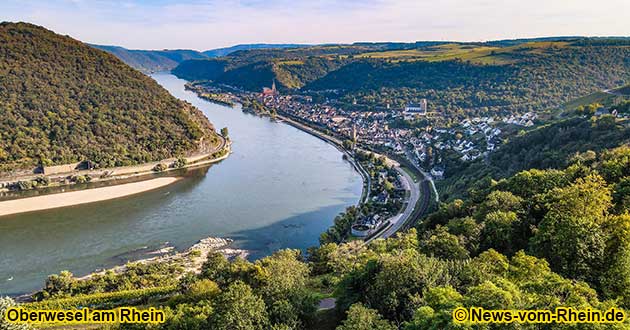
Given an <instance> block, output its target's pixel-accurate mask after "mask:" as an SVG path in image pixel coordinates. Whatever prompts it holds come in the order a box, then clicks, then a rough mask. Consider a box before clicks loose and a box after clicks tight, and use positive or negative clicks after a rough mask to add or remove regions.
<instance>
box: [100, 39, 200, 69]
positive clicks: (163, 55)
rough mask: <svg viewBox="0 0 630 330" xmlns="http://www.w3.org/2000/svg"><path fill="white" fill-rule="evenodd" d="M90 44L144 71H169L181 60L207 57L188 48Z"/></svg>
mask: <svg viewBox="0 0 630 330" xmlns="http://www.w3.org/2000/svg"><path fill="white" fill-rule="evenodd" d="M90 46H92V47H94V48H98V49H101V50H104V51H106V52H108V53H111V54H113V55H114V56H116V57H118V58H119V59H121V60H122V61H123V62H125V63H127V65H129V66H131V67H133V68H135V69H138V70H140V71H143V72H145V73H149V72H158V71H169V70H171V69H173V68H175V67H176V66H177V65H179V63H181V62H183V61H186V60H193V59H202V58H207V56H206V55H204V54H203V53H200V52H198V51H196V50H190V49H173V50H169V49H165V50H134V49H127V48H123V47H119V46H104V45H92V44H90Z"/></svg>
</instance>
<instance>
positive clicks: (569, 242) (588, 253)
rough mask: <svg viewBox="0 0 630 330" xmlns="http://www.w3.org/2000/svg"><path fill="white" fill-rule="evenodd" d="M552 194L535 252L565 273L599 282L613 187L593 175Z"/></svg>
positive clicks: (572, 276) (535, 241)
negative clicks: (604, 231) (606, 216)
mask: <svg viewBox="0 0 630 330" xmlns="http://www.w3.org/2000/svg"><path fill="white" fill-rule="evenodd" d="M548 196H549V201H548V203H547V207H548V209H549V211H548V212H547V214H546V215H545V217H544V219H543V221H542V222H541V224H540V227H539V228H538V230H537V231H536V234H535V236H534V237H533V238H532V248H533V250H534V252H535V253H536V254H537V255H538V256H541V257H544V258H545V259H547V260H548V261H549V263H550V264H551V266H552V267H553V269H554V270H556V271H558V272H559V273H561V274H563V275H565V276H569V277H571V278H575V279H582V280H586V281H589V282H590V283H597V282H598V280H597V279H598V277H599V275H600V272H601V266H602V265H601V262H602V260H603V257H604V248H605V237H604V235H603V232H602V228H601V225H602V223H603V222H604V220H605V215H606V214H607V212H608V209H609V208H610V206H611V199H612V198H611V193H610V189H609V188H608V187H607V186H606V182H605V181H604V180H603V179H602V178H601V177H599V176H597V175H590V176H588V177H586V178H584V179H582V178H578V179H577V180H576V182H575V183H574V184H571V185H570V186H568V187H566V188H556V189H553V190H552V191H551V192H550V193H549V195H548Z"/></svg>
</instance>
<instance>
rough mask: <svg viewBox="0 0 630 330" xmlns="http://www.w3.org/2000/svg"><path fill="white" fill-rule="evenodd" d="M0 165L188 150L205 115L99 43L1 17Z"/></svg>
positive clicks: (128, 158) (104, 160)
mask: <svg viewBox="0 0 630 330" xmlns="http://www.w3.org/2000/svg"><path fill="white" fill-rule="evenodd" d="M0 114H1V115H0V167H1V168H2V169H3V170H11V169H15V168H21V167H31V166H34V165H37V164H39V163H44V164H62V163H70V162H76V161H82V160H91V161H93V162H95V164H96V165H100V166H116V165H129V164H135V163H141V162H147V161H153V160H159V159H163V158H168V157H172V156H174V155H179V154H183V153H186V152H189V151H191V150H194V149H195V148H196V147H197V142H198V140H199V139H201V138H202V137H203V136H204V135H205V136H209V137H212V136H214V129H213V128H212V125H211V124H210V123H209V122H208V120H207V118H205V116H204V115H203V114H202V113H201V112H200V111H199V110H197V109H195V108H194V107H192V106H190V105H187V104H184V103H183V102H181V101H179V100H177V99H176V98H174V97H173V96H171V95H170V94H169V93H168V92H167V91H166V90H165V89H163V88H162V87H161V86H159V85H158V84H157V83H156V82H155V81H154V80H153V79H151V78H149V77H147V76H146V75H144V74H142V73H140V72H138V71H136V70H134V69H132V68H130V67H129V66H127V65H126V64H124V63H123V62H122V61H120V60H119V59H117V58H116V57H114V56H113V55H110V54H108V53H106V52H103V51H101V50H98V49H95V48H92V47H89V46H87V45H85V44H83V43H81V42H79V41H77V40H74V39H72V38H70V37H66V36H60V35H57V34H55V33H53V32H51V31H49V30H46V29H44V28H42V27H39V26H35V25H31V24H26V23H1V24H0Z"/></svg>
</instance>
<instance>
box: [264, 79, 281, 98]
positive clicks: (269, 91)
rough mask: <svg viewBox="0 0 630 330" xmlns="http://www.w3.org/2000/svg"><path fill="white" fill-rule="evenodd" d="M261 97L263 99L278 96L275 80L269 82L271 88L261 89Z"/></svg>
mask: <svg viewBox="0 0 630 330" xmlns="http://www.w3.org/2000/svg"><path fill="white" fill-rule="evenodd" d="M261 96H262V97H263V98H265V97H275V96H278V90H276V80H275V79H274V80H273V81H272V82H271V88H269V87H263V90H262V94H261Z"/></svg>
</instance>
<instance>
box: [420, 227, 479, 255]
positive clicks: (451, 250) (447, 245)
mask: <svg viewBox="0 0 630 330" xmlns="http://www.w3.org/2000/svg"><path fill="white" fill-rule="evenodd" d="M420 250H421V251H422V252H423V253H426V254H427V255H429V256H433V257H436V258H442V259H466V258H468V251H467V250H466V248H464V246H463V245H462V243H461V242H460V240H459V237H457V236H455V235H453V234H451V233H449V232H448V230H447V229H446V227H443V226H437V227H436V228H435V229H434V230H432V231H430V232H428V233H427V234H426V235H425V239H423V240H422V242H421V248H420Z"/></svg>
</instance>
